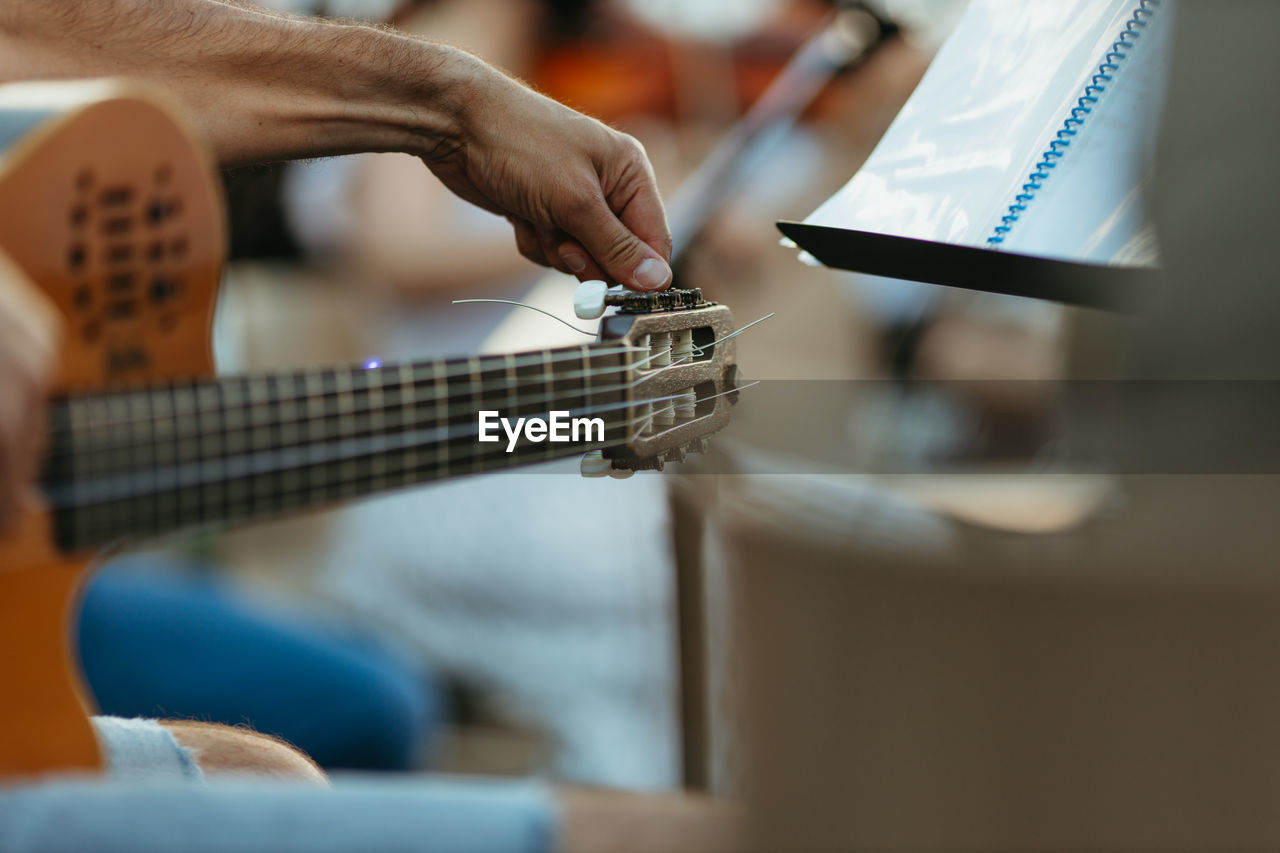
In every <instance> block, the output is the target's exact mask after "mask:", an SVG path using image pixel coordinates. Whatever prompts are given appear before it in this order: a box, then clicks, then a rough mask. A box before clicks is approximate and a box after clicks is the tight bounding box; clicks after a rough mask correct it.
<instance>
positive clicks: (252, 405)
mask: <svg viewBox="0 0 1280 853" xmlns="http://www.w3.org/2000/svg"><path fill="white" fill-rule="evenodd" d="M476 301H481V300H476ZM488 301H501V302H509V301H510V300H488ZM511 304H515V305H522V306H524V307H527V308H531V309H533V310H540V309H537V308H534V306H532V305H524V303H518V302H513V303H511ZM542 313H546V312H542ZM549 316H552V317H555V315H549ZM774 316H776V312H771V313H769V314H766V315H765V316H763V317H761V318H759V319H758V320H754V321H752V322H750V323H748V324H747V325H745V326H743V327H742V328H740V329H737V330H736V331H734V332H731V333H729V334H728V335H725V336H724V337H723V338H719V339H716V340H713V341H711V342H710V343H707V344H704V345H702V346H699V345H697V344H693V345H692V346H693V349H694V350H695V353H696V355H698V356H701V355H703V354H705V352H706V351H707V350H708V349H711V348H712V347H714V346H715V345H717V344H720V343H723V342H724V341H727V340H729V339H730V338H734V337H737V336H738V335H740V334H742V333H743V332H745V331H746V330H747V329H750V328H751V327H753V326H755V325H757V324H759V323H763V322H764V321H765V320H768V319H769V318H771V317H774ZM555 319H559V318H555ZM671 351H672V349H671V348H670V347H668V348H667V349H664V350H660V351H658V352H653V353H650V354H649V355H648V356H647V357H646V358H643V359H641V360H640V361H639V362H638V363H637V364H636V365H626V364H624V365H620V366H618V367H612V368H593V369H589V370H584V371H581V372H578V373H569V374H561V375H560V377H559V378H561V379H566V380H567V379H578V378H590V377H592V376H597V375H604V374H605V373H616V372H622V371H625V370H630V369H635V368H636V367H640V366H642V365H644V364H646V363H648V362H649V361H651V360H653V359H654V358H659V357H661V356H663V355H666V354H667V353H670V352H671ZM642 352H644V353H649V352H650V351H649V349H648V348H647V347H633V346H618V347H615V348H612V349H603V348H602V349H595V350H593V349H592V345H591V344H584V345H582V346H580V347H571V348H555V349H548V350H539V351H528V352H525V353H517V354H515V355H514V356H502V355H480V356H472V357H469V358H467V359H466V360H465V366H466V370H459V371H457V372H455V373H448V372H447V371H446V373H444V374H443V376H442V375H440V374H435V375H433V376H431V377H430V378H427V377H425V376H424V377H423V378H421V379H418V378H416V377H415V378H414V379H413V380H412V383H411V384H412V385H413V387H414V389H415V391H416V390H417V388H418V386H419V385H431V386H432V387H434V386H435V385H436V384H438V383H439V382H440V380H441V379H444V380H446V381H447V380H448V379H451V378H458V377H461V376H468V377H475V376H478V375H482V374H485V373H496V372H498V371H500V370H501V371H510V370H512V369H515V370H519V369H521V368H522V367H537V366H545V365H546V364H548V363H556V362H562V361H570V360H576V359H578V358H582V357H584V355H585V356H586V357H588V358H596V357H607V356H612V355H625V354H627V353H642ZM548 355H549V356H551V358H547V357H546V356H548ZM505 358H514V359H515V360H516V361H517V363H516V364H514V365H506V364H504V365H503V366H501V367H499V366H497V365H496V364H495V365H494V366H492V367H484V366H481V367H479V368H478V369H477V368H473V367H471V364H472V363H473V362H475V363H480V362H481V361H483V360H488V361H491V362H494V361H497V360H498V359H505ZM521 358H525V359H528V360H527V361H526V362H525V363H524V364H520V363H519V359H521ZM688 358H689V356H684V357H682V358H681V359H679V360H678V361H676V362H673V363H672V364H670V365H667V366H664V367H663V368H661V369H669V368H670V367H675V366H677V365H679V364H680V363H681V362H683V361H686V360H688ZM441 363H442V362H426V363H408V364H403V365H389V366H386V367H379V368H371V369H367V370H362V369H361V368H356V367H354V366H353V367H350V368H346V369H345V370H346V375H347V376H353V375H360V374H361V373H373V372H375V371H376V372H377V374H378V375H381V374H382V373H384V372H385V373H388V374H389V373H390V372H392V371H396V372H397V375H401V374H402V373H403V371H404V370H406V369H410V370H413V371H415V373H416V372H418V371H421V370H425V369H426V365H427V364H431V365H432V366H433V370H434V366H435V365H438V364H441ZM443 363H445V364H456V365H457V366H459V367H462V366H463V359H447V360H445V361H444V362H443ZM327 370H331V369H325V370H324V371H317V370H312V371H297V372H294V373H288V374H272V375H266V376H263V375H250V376H246V377H240V378H237V377H225V378H222V379H218V378H214V379H211V380H209V381H207V382H201V381H197V382H193V383H191V384H189V385H171V386H168V388H167V390H170V391H177V390H181V391H189V392H191V393H193V394H198V393H199V391H200V390H202V389H205V388H208V389H219V390H220V389H221V388H223V387H226V386H228V385H232V384H236V383H239V384H242V385H243V386H244V387H245V388H248V387H249V386H250V385H251V384H252V383H254V382H259V383H267V384H270V383H272V382H277V383H278V382H279V381H280V380H282V379H284V378H285V377H286V376H287V377H288V378H289V381H291V382H295V383H301V384H303V385H304V386H305V385H306V384H308V382H309V380H313V379H322V378H324V373H325V371H327ZM336 376H337V373H336V372H335V378H336ZM555 378H556V377H555V376H554V375H553V376H552V380H553V381H554V380H555ZM544 381H545V380H544ZM405 384H406V382H405V380H404V379H403V378H401V379H400V380H399V382H384V383H380V384H378V385H376V386H366V387H365V388H360V389H356V388H351V389H343V390H342V391H337V390H335V391H332V392H330V391H324V392H322V393H320V394H293V395H289V396H285V397H277V398H273V399H268V400H265V401H261V400H260V401H254V400H250V399H248V398H247V397H246V399H245V402H244V403H240V404H230V405H228V404H222V403H220V404H219V405H218V406H217V407H215V411H217V412H220V413H230V412H238V411H240V410H241V409H244V410H246V411H255V410H261V409H263V408H268V409H269V408H270V407H271V406H277V407H279V406H280V405H282V404H290V403H292V404H294V405H307V404H310V403H311V401H313V400H316V399H322V398H325V397H329V396H335V395H342V394H354V393H356V392H357V391H359V392H361V393H365V394H372V393H375V392H377V393H381V392H383V391H385V390H386V389H388V388H393V387H396V388H399V389H403V387H404V385H405ZM509 384H510V380H509V379H506V378H502V379H497V380H496V384H495V385H493V386H487V387H486V386H484V385H482V386H481V387H479V388H474V387H468V388H467V389H465V390H462V389H459V390H458V391H457V392H456V393H450V394H449V395H447V397H446V399H452V398H453V397H454V396H464V395H474V394H476V393H487V392H489V391H492V390H502V389H503V388H505V387H507V386H508V385H509ZM163 390H166V389H151V390H148V391H140V392H139V391H131V392H107V393H105V394H101V395H92V396H89V395H86V396H80V397H76V398H64V399H65V401H66V402H67V403H68V404H70V403H74V402H80V403H83V404H88V405H99V406H103V407H106V406H110V405H112V403H113V402H116V401H117V400H119V402H118V403H116V404H117V405H121V406H124V405H128V404H127V402H126V400H127V398H129V397H135V396H143V397H145V396H150V395H152V394H162V393H163ZM401 393H403V391H401ZM438 399H439V397H438V396H437V395H429V396H428V397H425V398H419V397H418V396H417V395H416V394H415V395H414V397H413V399H412V400H409V401H407V402H405V401H403V400H402V401H401V402H397V403H386V404H382V405H379V406H372V407H366V408H363V409H355V410H352V411H351V412H342V413H339V414H377V413H379V412H382V411H385V410H388V409H392V408H401V407H404V406H407V405H413V406H416V405H418V404H419V403H427V402H435V401H436V400H438ZM202 414H207V412H201V411H199V408H198V403H197V404H196V405H195V406H193V410H192V411H191V412H182V413H177V412H173V413H171V414H170V415H167V416H161V417H164V418H166V419H168V418H177V417H199V416H200V415H202ZM155 419H156V416H155V415H154V414H153V413H146V414H142V415H140V416H139V417H136V418H133V417H125V418H123V419H118V418H111V417H108V418H106V419H104V420H97V421H95V423H94V424H93V425H92V428H93V429H118V428H121V427H124V426H136V425H138V424H145V423H149V422H153V421H154V420H155ZM272 423H274V422H268V423H267V424H264V426H270V425H271V424H272ZM81 429H82V428H81V427H79V426H76V425H71V424H59V425H57V426H55V427H53V428H52V429H50V430H49V434H50V435H51V436H54V437H57V436H59V435H60V434H63V433H72V432H77V431H81Z"/></svg>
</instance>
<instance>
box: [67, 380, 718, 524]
mask: <svg viewBox="0 0 1280 853" xmlns="http://www.w3.org/2000/svg"><path fill="white" fill-rule="evenodd" d="M691 396H694V395H693V394H691V393H688V392H686V393H682V394H672V395H668V396H665V397H654V398H647V399H643V400H638V401H635V402H630V401H620V402H616V403H607V404H598V405H595V406H588V407H585V408H582V409H575V410H572V411H571V414H570V417H583V416H586V415H589V414H594V413H598V412H608V411H615V410H619V409H627V408H630V407H632V406H641V405H645V404H650V405H651V404H653V403H662V402H666V401H668V400H677V399H682V398H687V397H691ZM650 417H651V415H643V414H642V415H635V416H633V417H630V418H623V419H622V420H620V421H615V422H614V423H613V424H612V426H613V427H614V428H615V429H616V428H618V427H632V426H635V425H636V424H638V423H640V422H641V421H647V420H649V419H650ZM605 428H606V430H607V429H608V428H609V425H608V424H606V427H605ZM472 436H476V437H477V439H478V436H479V424H478V423H476V424H471V423H467V424H445V425H443V426H436V427H427V428H422V429H416V430H405V431H402V432H398V433H394V434H375V435H368V436H357V437H346V438H335V439H331V440H329V441H326V442H323V443H319V444H314V445H311V446H309V447H302V446H293V447H286V448H280V449H271V450H261V451H254V452H251V453H247V454H238V455H235V456H230V457H221V458H218V459H216V460H212V459H204V460H194V461H188V462H181V463H175V464H173V465H166V466H162V467H161V468H160V469H158V470H157V471H150V472H144V473H139V472H127V473H119V472H117V473H109V474H107V475H104V476H100V477H94V478H87V479H82V480H76V481H72V482H67V483H50V484H48V485H47V486H46V489H45V495H46V497H47V498H48V501H49V504H50V506H51V507H53V508H55V509H70V508H78V507H83V506H87V505H92V504H99V503H103V502H105V501H114V500H122V499H128V498H136V497H142V496H144V495H150V494H162V493H166V492H169V491H173V490H174V489H180V488H192V487H199V486H203V485H209V484H212V483H222V482H226V481H227V480H230V479H239V478H243V477H254V476H261V475H264V474H274V473H283V472H285V471H289V470H296V469H298V468H302V467H311V466H321V465H329V464H334V463H339V462H345V461H349V460H354V459H359V458H363V457H366V456H373V455H377V454H379V453H388V452H392V451H396V450H411V449H415V448H416V449H423V448H428V447H432V446H434V445H439V444H441V443H442V442H448V441H455V440H458V439H463V438H471V437H472ZM626 440H628V439H624V440H623V443H625V441H626ZM477 443H479V442H478V441H477ZM335 447H336V450H334V448H335ZM318 451H320V452H318ZM485 452H487V451H485ZM295 456H296V457H302V462H301V464H297V463H291V464H285V463H283V462H281V461H280V460H282V459H283V458H285V457H289V458H291V459H292V457H295ZM464 458H466V457H464ZM242 460H243V464H244V465H245V466H246V468H245V470H244V471H243V472H240V471H237V472H236V473H234V474H232V475H230V476H228V475H227V474H226V473H225V472H224V473H223V476H218V477H206V476H201V473H200V472H201V471H202V469H205V468H211V467H215V466H217V467H222V468H227V467H233V463H235V465H236V466H238V465H240V464H242ZM447 461H448V462H449V463H450V465H452V459H449V460H447ZM273 463H274V464H273ZM161 471H164V472H166V475H167V476H168V477H170V478H176V480H177V482H176V483H175V484H174V486H173V487H172V488H161V489H154V490H152V489H148V490H144V491H141V492H139V491H138V489H137V488H136V487H133V488H126V489H116V488H112V486H113V485H114V484H117V483H120V482H121V481H136V480H140V479H147V480H151V479H156V478H157V477H158V476H159V474H160V472H161ZM184 473H186V474H189V475H191V474H194V475H193V476H187V477H184V476H183V474H184ZM68 493H70V495H69V496H68Z"/></svg>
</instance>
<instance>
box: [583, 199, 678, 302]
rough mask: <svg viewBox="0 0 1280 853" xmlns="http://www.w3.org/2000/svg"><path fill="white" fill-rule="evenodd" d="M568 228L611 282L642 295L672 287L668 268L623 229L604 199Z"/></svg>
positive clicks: (659, 258)
mask: <svg viewBox="0 0 1280 853" xmlns="http://www.w3.org/2000/svg"><path fill="white" fill-rule="evenodd" d="M569 225H570V228H571V229H572V230H570V231H569V233H570V235H571V236H572V237H573V238H574V239H576V240H577V241H578V242H579V243H581V244H582V246H583V248H585V249H586V250H587V252H588V253H589V254H590V255H591V259H592V260H594V261H595V262H596V264H597V265H599V267H600V268H601V269H603V270H604V272H605V274H606V275H607V276H608V277H609V278H610V279H612V280H613V281H616V282H618V283H619V284H622V285H624V286H626V287H629V288H631V289H632V290H642V291H650V290H665V289H666V288H667V287H669V286H670V285H671V266H670V265H669V264H668V263H667V262H666V260H665V259H664V258H663V257H662V255H660V254H658V252H657V251H656V250H655V249H654V248H653V247H652V246H650V245H649V244H648V243H646V242H644V241H643V240H641V239H640V238H639V237H637V236H636V235H635V234H633V233H632V232H631V231H630V230H629V229H628V228H627V227H626V226H625V225H623V224H622V222H621V221H619V220H618V217H616V216H614V214H613V211H612V210H610V209H609V207H608V205H606V204H605V203H604V199H600V202H599V204H597V205H594V206H592V207H591V209H590V210H588V211H586V212H585V213H584V214H583V215H582V216H581V217H579V218H578V220H577V221H575V222H572V223H569Z"/></svg>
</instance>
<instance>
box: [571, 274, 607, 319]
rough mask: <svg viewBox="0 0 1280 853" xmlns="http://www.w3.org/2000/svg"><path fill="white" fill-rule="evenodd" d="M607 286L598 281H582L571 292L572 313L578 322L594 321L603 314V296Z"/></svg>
mask: <svg viewBox="0 0 1280 853" xmlns="http://www.w3.org/2000/svg"><path fill="white" fill-rule="evenodd" d="M608 289H609V285H607V284H605V283H604V282H603V281H600V280H599V279H592V280H591V281H584V282H581V283H580V284H579V285H578V289H577V290H575V291H574V292H573V313H574V314H577V315H578V319H580V320H594V319H596V318H597V317H599V316H600V315H601V314H603V313H604V294H605V292H606V291H607V290H608Z"/></svg>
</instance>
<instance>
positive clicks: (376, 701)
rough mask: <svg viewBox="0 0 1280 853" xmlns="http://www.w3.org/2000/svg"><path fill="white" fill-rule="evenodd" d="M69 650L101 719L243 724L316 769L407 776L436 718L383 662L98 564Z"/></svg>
mask: <svg viewBox="0 0 1280 853" xmlns="http://www.w3.org/2000/svg"><path fill="white" fill-rule="evenodd" d="M125 562H128V561H125ZM79 640H80V650H81V657H82V660H83V665H84V671H85V676H86V679H87V681H88V683H89V686H90V688H91V690H92V692H93V694H94V696H95V697H96V698H97V701H98V704H99V706H100V708H101V710H102V712H103V713H104V714H112V715H117V716H124V717H166V718H189V719H194V720H200V721H204V722H217V723H226V724H230V725H240V724H248V725H249V726H251V727H252V728H253V729H256V730H257V731H259V732H263V733H266V734H270V735H275V736H279V737H281V738H283V739H284V740H285V741H287V742H289V743H291V744H294V745H296V746H298V747H299V748H300V749H302V750H303V751H305V752H306V753H308V754H310V755H311V756H312V757H313V758H314V759H315V760H316V761H317V762H319V763H320V764H321V765H322V766H325V767H348V768H361V769H408V768H409V767H411V766H412V765H413V763H414V761H415V758H416V754H417V752H418V750H419V747H420V745H421V743H422V742H423V737H424V735H425V734H426V733H427V732H428V730H429V729H430V728H431V727H432V726H433V725H434V724H435V723H436V721H437V719H438V717H439V714H440V708H439V700H438V698H437V697H436V695H435V694H433V692H432V690H431V687H430V684H429V683H428V682H427V681H426V679H425V678H424V677H423V675H422V674H421V673H420V672H417V671H415V670H414V669H413V668H411V667H408V666H406V665H405V664H404V663H402V662H401V661H399V660H398V659H397V658H396V657H395V656H393V655H389V654H386V653H383V652H382V651H380V650H374V649H372V648H369V647H366V646H363V645H361V644H359V643H357V642H353V641H351V640H350V639H349V638H345V637H341V636H338V635H337V634H335V633H334V632H331V631H326V630H324V629H322V628H320V627H318V626H315V625H312V624H307V623H304V622H302V621H300V620H297V619H293V618H290V619H285V618H282V617H278V616H277V615H276V614H274V613H270V612H267V611H264V610H260V609H258V608H255V607H252V606H249V605H247V604H246V603H245V602H242V601H240V600H238V599H237V598H235V597H234V596H232V595H229V594H228V593H227V592H226V591H225V590H223V589H221V588H220V587H219V586H218V585H216V584H215V583H212V582H210V581H207V580H202V579H193V578H190V577H185V576H182V575H174V574H170V573H162V572H152V571H136V570H134V571H131V570H129V567H128V566H127V565H120V564H116V565H114V566H109V567H107V568H105V569H104V570H102V571H101V572H99V573H98V575H97V576H96V577H94V578H93V579H92V581H91V582H90V584H89V586H88V588H87V590H86V593H85V598H84V606H83V609H82V612H81V617H80V637H79Z"/></svg>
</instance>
